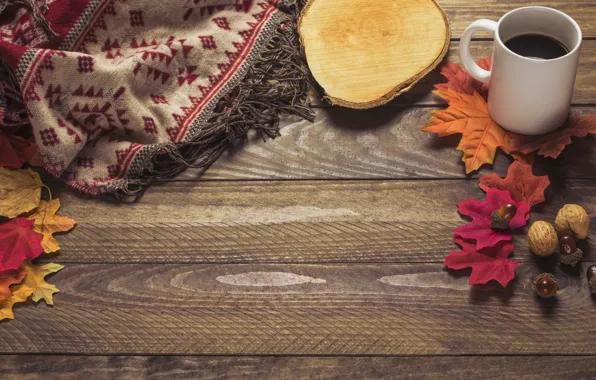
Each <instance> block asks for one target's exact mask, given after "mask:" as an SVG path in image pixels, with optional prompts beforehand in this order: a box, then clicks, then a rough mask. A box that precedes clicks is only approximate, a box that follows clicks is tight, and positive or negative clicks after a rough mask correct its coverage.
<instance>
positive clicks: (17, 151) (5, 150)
mask: <svg viewBox="0 0 596 380" xmlns="http://www.w3.org/2000/svg"><path fill="white" fill-rule="evenodd" d="M0 152H2V154H0V168H3V167H9V168H13V169H20V168H21V167H22V166H23V164H24V163H25V162H27V161H29V160H30V159H31V158H32V157H33V156H34V155H35V153H36V152H37V147H36V146H35V144H34V143H33V141H32V140H31V139H25V138H23V137H21V136H17V135H15V134H14V133H11V132H10V130H7V129H0Z"/></svg>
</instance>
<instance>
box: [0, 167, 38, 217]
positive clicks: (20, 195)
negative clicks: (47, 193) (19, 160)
mask: <svg viewBox="0 0 596 380" xmlns="http://www.w3.org/2000/svg"><path fill="white" fill-rule="evenodd" d="M42 186H43V183H42V182H41V178H39V174H37V173H36V172H34V171H33V170H31V169H23V170H10V169H6V168H0V216H5V217H7V218H9V219H12V218H16V217H17V216H19V215H21V214H23V213H25V212H28V211H31V210H33V209H34V208H36V207H37V206H39V198H40V196H41V187H42Z"/></svg>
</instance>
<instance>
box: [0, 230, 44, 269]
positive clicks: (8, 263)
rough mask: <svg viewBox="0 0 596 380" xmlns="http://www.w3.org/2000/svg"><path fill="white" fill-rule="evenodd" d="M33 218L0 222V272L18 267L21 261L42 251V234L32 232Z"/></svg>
mask: <svg viewBox="0 0 596 380" xmlns="http://www.w3.org/2000/svg"><path fill="white" fill-rule="evenodd" d="M33 223H34V222H33V220H27V219H25V218H16V219H12V220H10V221H8V222H6V223H2V224H0V272H2V271H5V270H10V269H18V268H19V267H20V266H21V263H22V262H23V261H24V260H26V259H30V258H35V257H37V256H39V255H41V253H42V252H43V249H42V248H41V240H42V239H43V236H42V235H40V234H38V233H36V232H33V231H32V230H31V228H32V227H33Z"/></svg>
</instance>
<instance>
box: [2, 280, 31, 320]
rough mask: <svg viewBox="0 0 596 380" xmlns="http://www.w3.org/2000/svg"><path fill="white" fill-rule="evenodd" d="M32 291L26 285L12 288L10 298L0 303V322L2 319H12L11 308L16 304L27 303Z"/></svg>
mask: <svg viewBox="0 0 596 380" xmlns="http://www.w3.org/2000/svg"><path fill="white" fill-rule="evenodd" d="M33 291H34V289H33V288H31V287H29V286H27V285H18V286H16V287H15V288H14V290H13V292H12V296H11V297H9V298H7V299H5V300H2V301H0V321H1V320H3V319H14V314H13V311H12V307H13V306H14V304H16V303H21V302H25V301H27V298H29V296H30V295H31V294H33Z"/></svg>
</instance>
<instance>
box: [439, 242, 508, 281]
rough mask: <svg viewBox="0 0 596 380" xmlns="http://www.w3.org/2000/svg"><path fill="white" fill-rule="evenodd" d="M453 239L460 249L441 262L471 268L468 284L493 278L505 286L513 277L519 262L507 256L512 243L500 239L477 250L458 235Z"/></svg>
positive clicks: (452, 266)
mask: <svg viewBox="0 0 596 380" xmlns="http://www.w3.org/2000/svg"><path fill="white" fill-rule="evenodd" d="M453 240H454V242H455V243H456V244H458V245H460V246H461V247H462V250H461V251H454V252H451V253H450V254H449V255H448V256H447V257H446V258H445V261H444V262H443V264H444V265H445V266H446V267H448V268H451V269H455V270H459V269H464V268H472V274H471V275H470V285H474V284H486V283H487V282H489V281H491V280H495V281H497V282H498V283H499V284H501V286H503V287H506V286H507V284H508V283H509V282H510V281H511V280H513V279H514V278H515V268H517V267H518V266H519V263H518V262H517V261H514V260H510V259H508V258H507V257H508V256H509V254H510V253H511V251H513V248H514V247H513V243H511V242H507V241H502V242H499V243H498V244H497V245H495V246H494V247H491V248H487V249H484V250H482V251H477V250H476V248H475V244H474V243H473V242H469V241H466V240H464V239H462V238H458V237H456V238H454V239H453Z"/></svg>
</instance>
